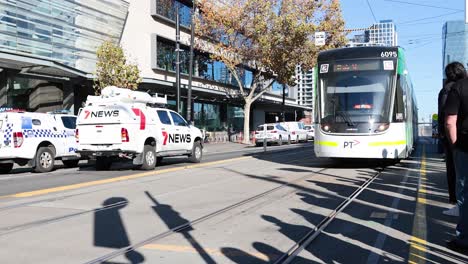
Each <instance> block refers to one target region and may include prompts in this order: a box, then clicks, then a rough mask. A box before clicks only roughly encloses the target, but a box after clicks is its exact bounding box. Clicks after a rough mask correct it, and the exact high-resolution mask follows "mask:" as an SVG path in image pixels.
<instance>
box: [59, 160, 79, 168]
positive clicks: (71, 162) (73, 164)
mask: <svg viewBox="0 0 468 264" xmlns="http://www.w3.org/2000/svg"><path fill="white" fill-rule="evenodd" d="M79 162H80V160H62V163H63V165H64V166H65V167H67V168H75V167H77V166H78V163H79Z"/></svg>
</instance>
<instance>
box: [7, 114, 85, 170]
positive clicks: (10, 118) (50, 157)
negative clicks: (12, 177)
mask: <svg viewBox="0 0 468 264" xmlns="http://www.w3.org/2000/svg"><path fill="white" fill-rule="evenodd" d="M75 123H76V116H74V115H70V114H66V113H64V112H52V113H31V112H24V111H21V110H14V109H10V110H6V111H3V112H2V113H0V173H8V172H10V171H11V169H12V168H13V164H14V163H16V164H18V165H21V166H24V165H27V164H28V165H30V166H32V168H33V170H34V171H36V172H48V171H51V170H53V169H54V165H55V159H61V160H62V162H63V164H64V165H65V166H66V167H75V166H77V165H78V162H79V158H80V156H79V155H78V154H77V153H76V147H77V144H76V142H75Z"/></svg>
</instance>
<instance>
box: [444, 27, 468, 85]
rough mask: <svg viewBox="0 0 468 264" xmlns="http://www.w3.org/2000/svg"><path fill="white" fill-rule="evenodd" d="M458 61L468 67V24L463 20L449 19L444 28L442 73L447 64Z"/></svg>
mask: <svg viewBox="0 0 468 264" xmlns="http://www.w3.org/2000/svg"><path fill="white" fill-rule="evenodd" d="M454 61H458V62H461V63H462V64H463V65H465V67H468V24H466V23H465V21H463V20H459V21H448V22H446V23H445V24H444V26H443V28H442V62H443V63H442V74H443V76H444V79H445V71H444V69H445V66H447V64H449V63H451V62H454Z"/></svg>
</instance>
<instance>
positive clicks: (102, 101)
mask: <svg viewBox="0 0 468 264" xmlns="http://www.w3.org/2000/svg"><path fill="white" fill-rule="evenodd" d="M166 104H167V97H165V96H164V97H160V96H158V95H156V96H151V95H150V94H148V93H145V92H139V91H132V90H129V89H122V88H117V87H114V86H111V87H106V88H104V89H103V90H102V91H101V95H100V96H88V98H87V100H86V103H85V106H84V107H83V108H82V109H80V112H79V114H78V120H77V129H76V138H77V142H78V143H79V144H78V153H80V154H81V155H83V156H86V157H88V158H90V159H96V169H97V170H107V169H109V168H110V167H111V165H112V162H114V161H116V160H118V159H131V160H132V161H133V164H134V165H135V166H137V167H138V168H139V169H142V170H152V169H154V167H155V166H156V163H157V162H160V161H161V159H162V158H163V157H168V156H180V155H186V156H188V157H189V159H190V161H192V162H200V161H201V158H202V133H201V131H200V130H199V129H198V128H196V127H194V126H192V125H189V124H188V123H187V122H186V121H185V120H184V118H182V117H181V116H180V115H179V114H178V113H176V112H174V111H171V110H168V109H166V108H164V107H162V106H163V105H166Z"/></svg>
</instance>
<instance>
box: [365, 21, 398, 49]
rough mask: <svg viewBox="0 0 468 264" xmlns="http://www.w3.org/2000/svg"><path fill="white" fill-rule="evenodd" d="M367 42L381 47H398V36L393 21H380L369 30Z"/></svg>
mask: <svg viewBox="0 0 468 264" xmlns="http://www.w3.org/2000/svg"><path fill="white" fill-rule="evenodd" d="M368 34H369V42H370V43H372V44H375V45H382V46H398V34H397V31H396V26H395V24H394V23H393V20H380V22H379V23H375V24H373V25H372V26H371V27H370V28H369V33H368Z"/></svg>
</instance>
